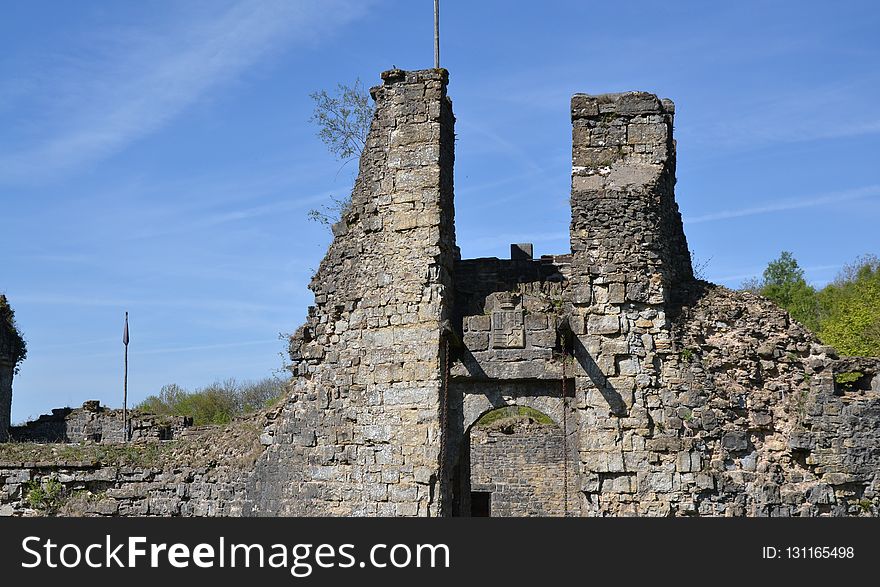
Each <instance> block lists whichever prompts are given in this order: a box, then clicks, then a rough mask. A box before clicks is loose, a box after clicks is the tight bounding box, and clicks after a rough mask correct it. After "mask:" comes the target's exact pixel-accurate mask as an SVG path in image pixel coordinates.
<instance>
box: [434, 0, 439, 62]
mask: <svg viewBox="0 0 880 587" xmlns="http://www.w3.org/2000/svg"><path fill="white" fill-rule="evenodd" d="M434 69H440V0H434Z"/></svg>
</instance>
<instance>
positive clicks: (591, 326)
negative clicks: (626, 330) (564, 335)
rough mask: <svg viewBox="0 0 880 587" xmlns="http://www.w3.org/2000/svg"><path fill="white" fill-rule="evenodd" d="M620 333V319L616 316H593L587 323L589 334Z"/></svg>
mask: <svg viewBox="0 0 880 587" xmlns="http://www.w3.org/2000/svg"><path fill="white" fill-rule="evenodd" d="M619 332H620V318H618V317H617V316H615V315H611V316H597V315H591V316H590V317H589V319H588V321H587V333H588V334H617V333H619Z"/></svg>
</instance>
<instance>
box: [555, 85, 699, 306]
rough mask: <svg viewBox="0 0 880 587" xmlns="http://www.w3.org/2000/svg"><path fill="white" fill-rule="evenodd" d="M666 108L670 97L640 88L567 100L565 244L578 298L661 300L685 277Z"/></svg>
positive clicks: (670, 108) (686, 258) (689, 274)
mask: <svg viewBox="0 0 880 587" xmlns="http://www.w3.org/2000/svg"><path fill="white" fill-rule="evenodd" d="M674 112H675V107H674V105H673V103H672V101H670V100H660V99H658V98H657V96H655V95H653V94H648V93H644V92H628V93H624V94H603V95H599V96H589V95H586V94H576V95H575V96H574V97H573V98H572V100H571V119H572V127H573V128H572V181H571V205H572V218H571V247H572V253H574V266H575V268H576V273H578V276H579V277H580V278H581V279H580V283H579V285H580V286H581V288H580V289H579V292H578V293H579V296H580V301H581V302H582V303H590V299H589V296H590V294H592V301H593V302H597V301H601V300H602V299H604V297H605V296H608V297H609V300H608V301H609V302H610V303H612V304H620V303H623V302H634V303H648V304H661V305H662V304H665V303H666V302H667V301H669V299H670V296H671V294H672V290H673V289H674V287H675V285H676V284H677V283H680V282H683V281H689V280H691V279H693V270H692V268H691V259H690V254H689V252H688V248H687V242H686V240H685V236H684V230H683V228H682V222H681V215H680V214H679V211H678V206H677V205H676V203H675V196H674V187H675V141H674V140H673V138H672V119H673V113H674ZM588 282H589V283H590V284H591V285H593V286H599V287H593V288H592V291H590V290H591V288H590V287H589V285H588ZM597 298H598V299H597Z"/></svg>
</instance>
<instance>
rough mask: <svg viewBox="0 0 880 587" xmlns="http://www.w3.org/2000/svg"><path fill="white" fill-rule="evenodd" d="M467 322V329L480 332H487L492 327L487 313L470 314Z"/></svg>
mask: <svg viewBox="0 0 880 587" xmlns="http://www.w3.org/2000/svg"><path fill="white" fill-rule="evenodd" d="M467 323H468V330H476V331H480V332H484V331H485V332H488V331H489V329H490V328H491V327H492V322H491V319H490V317H489V316H487V315H481V316H470V317H469V318H468V322H467Z"/></svg>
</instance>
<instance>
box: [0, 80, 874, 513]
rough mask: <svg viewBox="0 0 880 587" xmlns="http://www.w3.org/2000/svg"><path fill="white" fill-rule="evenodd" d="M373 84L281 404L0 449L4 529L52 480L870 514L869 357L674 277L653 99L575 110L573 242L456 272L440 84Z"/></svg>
mask: <svg viewBox="0 0 880 587" xmlns="http://www.w3.org/2000/svg"><path fill="white" fill-rule="evenodd" d="M382 79H383V83H382V85H380V86H378V87H375V88H373V89H372V90H371V94H372V96H373V98H374V99H375V101H376V111H375V115H374V119H373V122H372V127H371V130H370V133H369V137H368V139H367V143H366V148H365V149H364V152H363V154H362V156H361V161H360V174H359V176H358V178H357V181H356V183H355V186H354V190H353V195H352V203H351V206H350V208H349V209H348V210H347V211H346V212H345V213H344V214H343V217H342V219H341V221H340V222H339V223H338V224H336V225H334V226H333V233H334V240H333V243H332V244H331V245H330V248H329V251H328V252H327V255H326V257H325V258H324V260H323V261H322V263H321V265H320V267H319V269H318V271H317V273H316V275H315V277H314V279H313V280H312V283H311V285H310V287H311V289H312V290H313V291H314V294H315V304H314V306H313V307H311V308H310V309H309V314H308V318H307V320H306V323H305V324H304V325H303V326H302V327H300V328H299V330H297V331H296V333H295V334H294V335H293V336H292V337H291V340H290V357H291V360H292V367H291V369H292V371H293V377H292V379H291V383H290V389H289V396H288V398H287V400H286V401H285V402H284V403H283V405H279V406H278V407H276V408H274V409H273V410H269V411H267V412H266V413H262V414H257V415H255V416H253V417H250V418H245V419H242V420H241V421H239V422H236V423H234V424H233V425H231V426H230V427H227V428H225V429H223V428H221V429H199V428H187V429H186V430H183V431H182V432H181V433H180V434H179V435H176V436H175V437H174V438H175V439H174V440H171V441H166V442H159V441H158V440H154V441H152V442H150V441H145V442H143V443H141V444H139V445H135V449H133V450H127V451H123V452H124V453H125V454H122V452H120V453H119V454H117V453H114V452H113V451H111V450H109V449H104V450H103V452H100V453H96V452H95V450H94V446H97V445H94V446H93V445H89V444H88V443H86V444H83V445H82V446H77V447H73V446H72V445H64V446H70V447H71V448H70V449H69V450H67V452H65V451H59V450H57V446H58V445H54V446H53V445H49V446H53V448H51V449H50V448H47V447H46V446H47V445H40V444H20V445H16V444H14V443H13V444H6V445H2V447H0V504H2V505H0V513H7V514H15V515H18V514H22V513H29V512H32V511H33V509H34V508H33V504H31V507H30V508H29V506H28V504H27V499H26V493H27V491H28V488H29V487H34V484H35V483H36V484H39V483H44V482H45V481H46V480H47V479H52V480H56V481H57V482H58V483H59V484H60V486H61V487H62V488H63V491H64V493H65V494H66V495H70V496H76V495H79V496H80V497H79V502H78V503H79V509H78V510H70V509H67V510H66V509H65V507H66V505H65V504H61V503H60V502H61V501H62V500H61V498H59V503H58V504H54V507H55V511H59V512H60V513H74V511H76V512H80V513H86V514H95V515H99V514H102V515H261V516H262V515H333V516H376V515H381V516H471V515H476V516H481V515H501V516H523V515H552V516H565V515H568V516H624V515H641V516H696V515H700V516H820V515H835V516H860V515H876V514H877V513H878V512H880V495H878V490H880V428H878V425H880V359H874V358H838V357H837V355H836V354H835V351H834V349H832V348H830V347H827V346H823V345H821V344H820V343H819V342H818V341H817V340H816V339H815V337H814V336H813V335H812V334H810V333H809V332H808V331H806V330H805V329H804V328H803V327H802V326H800V325H799V324H797V323H795V322H793V321H792V320H791V318H790V316H789V315H788V314H787V313H786V312H785V311H783V310H781V309H779V308H778V307H776V306H775V305H773V304H772V303H771V302H769V301H767V300H766V299H763V298H761V297H759V296H756V295H753V294H750V293H745V292H733V291H730V290H727V289H725V288H722V287H718V286H715V285H712V284H709V283H706V282H704V281H699V280H696V279H695V278H694V275H693V270H692V266H691V259H690V255H689V253H688V247H687V243H686V239H685V235H684V231H683V228H682V221H681V216H680V214H679V211H678V206H677V205H676V203H675V198H674V185H675V141H674V140H673V136H672V130H673V116H674V106H673V104H672V102H671V101H669V100H660V99H658V98H657V97H656V96H654V95H652V94H647V93H642V92H629V93H623V94H606V95H600V96H588V95H584V94H577V95H575V96H574V97H573V98H572V101H571V117H572V126H573V128H572V193H571V208H572V218H571V251H570V252H567V253H565V254H560V255H544V256H542V257H540V258H538V259H535V258H534V257H533V254H532V247H531V245H528V244H514V245H512V246H511V256H510V259H496V258H484V259H461V258H460V253H459V249H458V247H457V246H456V240H455V223H454V201H453V163H454V156H455V155H454V130H453V128H454V123H455V118H454V116H453V113H452V103H451V101H450V99H449V98H448V97H447V95H446V85H447V72H446V71H445V70H442V69H432V70H423V71H402V70H396V69H395V70H391V71H386V72H385V73H383V74H382ZM842 375H845V376H842ZM157 445H158V447H159V448H153V449H150V450H149V451H148V450H147V449H146V448H141V449H138V448H136V447H150V446H157ZM138 450H140V451H141V452H142V453H144V454H147V453H149V454H148V456H147V457H143V456H139V454H132V453H133V452H134V453H137V451H138ZM77 492H79V493H77ZM47 509H48V508H47Z"/></svg>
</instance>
